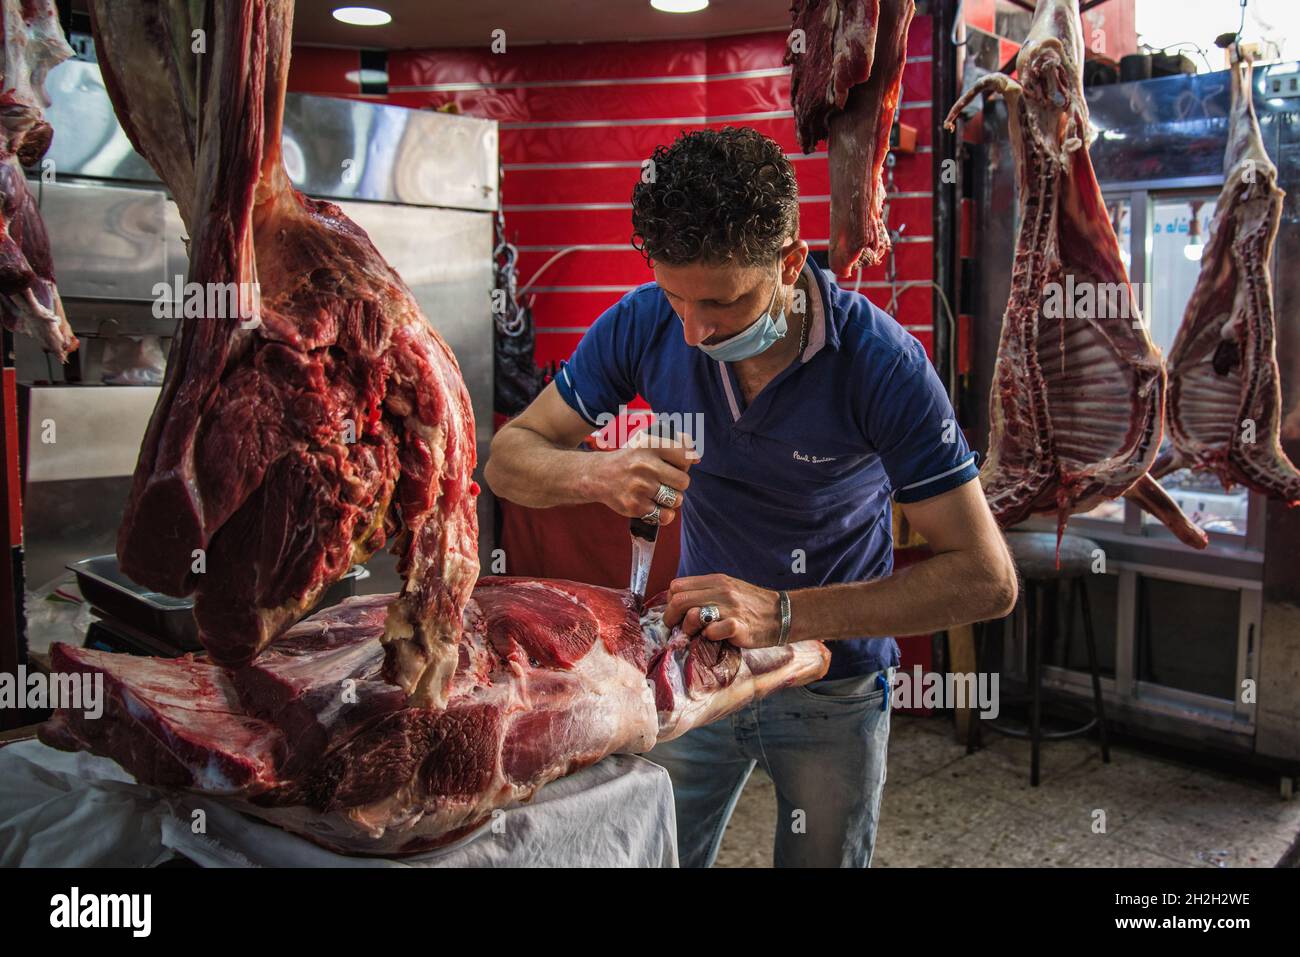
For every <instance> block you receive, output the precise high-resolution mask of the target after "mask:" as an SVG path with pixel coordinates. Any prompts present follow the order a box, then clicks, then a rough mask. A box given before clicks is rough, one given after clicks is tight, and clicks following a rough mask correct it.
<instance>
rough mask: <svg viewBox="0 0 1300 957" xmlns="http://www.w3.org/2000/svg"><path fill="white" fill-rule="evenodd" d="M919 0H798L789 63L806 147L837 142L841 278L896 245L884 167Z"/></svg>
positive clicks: (834, 239) (833, 226)
mask: <svg viewBox="0 0 1300 957" xmlns="http://www.w3.org/2000/svg"><path fill="white" fill-rule="evenodd" d="M915 12H916V4H915V2H914V0H795V2H794V6H793V7H792V8H791V13H792V14H793V26H792V29H791V35H790V41H789V47H788V49H787V52H786V62H787V63H790V64H792V65H793V70H792V71H791V77H790V101H791V105H792V107H793V109H794V116H795V125H796V127H797V130H798V134H799V145H800V146H801V147H803V151H804V152H805V153H811V152H812V151H813V150H814V149H816V148H817V144H818V143H819V142H820V141H821V140H827V141H828V153H829V162H830V174H831V222H830V264H831V269H833V270H834V271H835V274H836V275H837V276H839V277H841V278H845V277H847V276H850V275H852V273H853V271H854V270H855V269H856V268H857V266H858V264H859V262H861V263H862V264H863V265H866V266H874V265H876V264H877V263H879V262H881V260H883V259H884V258H885V255H886V254H887V253H888V252H889V245H890V240H889V231H888V229H886V227H885V221H884V206H885V186H884V179H883V172H884V168H885V160H886V158H887V157H888V155H889V134H890V130H891V129H892V127H893V124H894V113H895V111H896V110H897V109H898V101H899V98H900V96H901V95H902V88H903V67H904V66H905V65H906V64H907V30H908V27H909V26H910V25H911V22H912V15H913V14H914V13H915Z"/></svg>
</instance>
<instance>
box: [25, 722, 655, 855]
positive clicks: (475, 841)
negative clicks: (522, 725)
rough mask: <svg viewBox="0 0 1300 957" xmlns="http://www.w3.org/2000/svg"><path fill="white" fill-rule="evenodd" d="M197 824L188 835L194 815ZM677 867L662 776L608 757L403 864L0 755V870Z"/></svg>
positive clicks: (83, 756) (204, 803)
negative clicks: (199, 817) (190, 864)
mask: <svg viewBox="0 0 1300 957" xmlns="http://www.w3.org/2000/svg"><path fill="white" fill-rule="evenodd" d="M196 809H201V810H202V811H203V812H204V815H206V821H205V822H204V823H205V825H206V827H205V830H206V833H202V834H196V833H194V829H193V827H192V820H193V812H194V811H195V810H196ZM177 855H183V856H184V857H187V858H189V859H190V860H192V861H194V862H195V863H197V864H201V865H203V866H206V867H676V866H677V838H676V817H675V814H674V811H673V793H672V785H671V784H670V783H669V780H668V773H667V772H666V771H664V770H663V768H661V767H659V766H658V765H655V764H652V763H651V762H649V761H646V760H644V759H643V758H638V757H635V756H633V755H625V754H619V755H611V756H610V757H607V758H605V759H604V760H603V761H601V762H599V763H597V764H595V765H593V766H592V767H589V768H585V769H584V770H582V771H579V772H577V773H576V774H572V775H569V776H568V777H566V778H561V779H560V780H559V781H555V782H552V783H551V784H548V785H546V786H545V787H543V788H542V789H541V790H540V791H539V792H538V794H537V796H536V797H535V798H533V800H532V802H530V803H528V804H518V805H514V806H512V807H509V808H507V809H505V810H504V811H503V812H502V813H501V814H500V815H498V817H497V820H496V821H495V822H490V823H489V824H487V825H485V826H484V827H482V828H480V829H479V830H478V831H476V832H475V833H474V834H472V835H470V836H469V837H466V838H463V839H462V840H460V841H457V842H456V843H455V844H452V845H450V846H448V847H444V848H439V849H438V850H436V851H430V852H428V853H425V854H416V855H412V856H410V857H400V858H380V857H348V856H346V855H342V854H336V853H334V852H332V851H328V850H326V849H325V848H323V847H320V846H318V845H316V844H313V843H311V842H310V841H308V840H306V839H304V838H301V837H298V836H297V835H295V834H291V833H289V832H288V831H284V830H281V829H280V828H277V827H273V826H271V825H269V824H264V823H262V822H260V821H257V820H254V819H253V818H249V817H246V816H245V815H243V814H240V813H239V812H237V811H235V810H232V809H231V808H230V807H228V806H226V805H224V804H222V803H221V801H220V800H219V799H214V798H205V797H203V796H201V795H197V794H192V793H189V792H172V791H162V790H160V789H157V788H151V787H146V786H144V785H140V784H137V783H136V782H135V780H134V779H133V778H132V777H131V775H130V774H128V773H127V772H126V771H125V770H124V769H122V768H121V767H120V766H118V764H117V763H116V762H114V761H111V760H109V759H108V758H101V757H97V756H96V755H93V754H89V753H87V752H84V751H78V752H73V753H68V752H64V751H58V750H56V749H54V748H50V747H47V746H45V745H44V744H41V743H40V742H39V741H22V742H18V743H16V744H11V745H9V746H7V747H3V748H0V866H4V867H16V866H29V867H42V866H44V867H60V866H69V867H93V866H99V865H108V864H112V865H120V866H128V867H130V866H140V867H147V866H150V865H154V864H159V863H162V862H164V861H166V860H169V859H172V858H174V857H176V856H177Z"/></svg>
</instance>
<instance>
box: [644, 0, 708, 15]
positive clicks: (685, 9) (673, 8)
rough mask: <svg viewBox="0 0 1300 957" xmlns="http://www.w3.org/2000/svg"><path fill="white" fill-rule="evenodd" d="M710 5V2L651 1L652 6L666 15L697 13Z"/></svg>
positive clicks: (704, 0) (693, 0)
mask: <svg viewBox="0 0 1300 957" xmlns="http://www.w3.org/2000/svg"><path fill="white" fill-rule="evenodd" d="M708 5H709V0H650V6H652V7H654V8H655V9H656V10H662V11H663V12H664V13H695V12H697V11H699V10H703V9H704V8H705V7H707V6H708Z"/></svg>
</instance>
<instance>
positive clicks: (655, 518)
mask: <svg viewBox="0 0 1300 957" xmlns="http://www.w3.org/2000/svg"><path fill="white" fill-rule="evenodd" d="M641 521H643V522H645V523H646V524H647V525H658V524H659V506H658V505H656V506H655V507H654V508H652V509H650V511H648V512H646V513H645V514H644V515H642V516H641Z"/></svg>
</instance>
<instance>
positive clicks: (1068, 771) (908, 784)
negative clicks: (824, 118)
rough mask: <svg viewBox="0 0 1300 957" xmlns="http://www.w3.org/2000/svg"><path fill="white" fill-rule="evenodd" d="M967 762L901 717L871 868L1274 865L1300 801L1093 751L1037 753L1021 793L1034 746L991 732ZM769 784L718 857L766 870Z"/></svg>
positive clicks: (754, 783) (957, 749)
mask: <svg viewBox="0 0 1300 957" xmlns="http://www.w3.org/2000/svg"><path fill="white" fill-rule="evenodd" d="M984 739H985V745H986V747H985V748H984V749H983V750H981V751H977V752H976V753H975V754H973V755H967V754H966V749H965V747H963V746H961V745H959V744H957V742H956V741H955V740H954V735H953V732H952V726H951V724H950V723H949V722H948V721H946V720H944V719H941V718H923V717H915V716H912V715H895V716H894V718H893V727H892V729H891V738H890V746H889V771H888V780H887V783H886V784H885V797H884V804H883V807H882V809H881V823H880V833H879V835H878V837H877V841H876V853H875V858H874V860H873V862H872V864H873V866H874V867H920V866H929V867H972V866H983V867H1017V866H1030V867H1170V866H1174V867H1178V866H1183V867H1215V866H1218V867H1273V866H1275V865H1276V864H1277V862H1278V861H1279V860H1280V859H1281V858H1282V857H1283V855H1285V854H1286V852H1287V850H1288V849H1289V848H1290V846H1291V844H1292V843H1293V842H1294V841H1295V840H1296V838H1297V835H1298V834H1300V798H1297V799H1295V800H1291V801H1282V800H1281V799H1280V798H1279V796H1278V786H1277V782H1276V781H1275V780H1274V781H1273V782H1272V783H1269V782H1268V781H1265V780H1259V779H1254V778H1238V777H1232V776H1229V775H1225V774H1223V773H1221V772H1217V771H1211V770H1207V769H1205V768H1198V767H1193V766H1189V765H1184V764H1177V763H1174V762H1171V761H1168V760H1164V759H1162V758H1158V757H1154V756H1151V755H1149V754H1147V753H1145V752H1143V751H1139V750H1135V749H1133V748H1130V747H1125V746H1114V745H1112V747H1111V763H1110V764H1109V765H1106V764H1102V762H1101V755H1100V753H1099V751H1098V747H1097V744H1096V742H1095V741H1092V740H1089V739H1078V738H1075V739H1066V740H1063V741H1053V742H1049V743H1047V744H1045V745H1044V746H1043V750H1042V778H1041V784H1040V785H1039V787H1037V788H1031V787H1030V786H1029V743H1028V742H1026V741H1021V740H1017V739H1013V738H1007V737H1004V736H1002V735H998V734H985V736H984ZM775 826H776V795H775V792H774V790H773V787H772V782H771V780H769V779H768V777H767V776H766V775H765V774H763V772H762V771H761V770H755V772H754V775H753V776H752V777H751V778H750V781H749V784H748V785H747V786H746V788H745V792H744V794H743V795H742V797H741V799H740V803H739V804H738V806H737V807H736V813H735V815H734V816H733V817H732V820H731V825H730V826H729V827H728V828H727V833H726V836H725V838H724V839H723V843H722V850H721V851H720V852H719V855H718V866H720V867H770V866H771V864H772V837H773V833H774V828H775Z"/></svg>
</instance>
